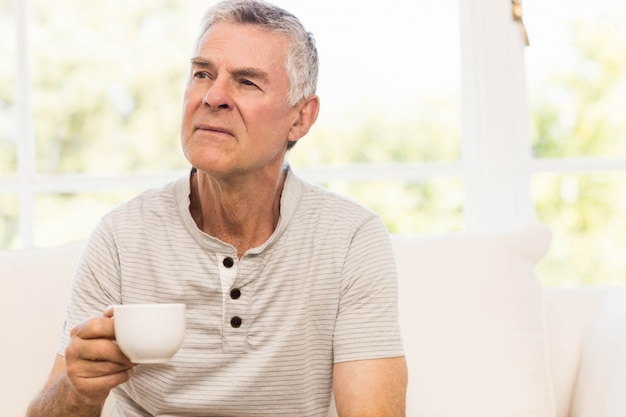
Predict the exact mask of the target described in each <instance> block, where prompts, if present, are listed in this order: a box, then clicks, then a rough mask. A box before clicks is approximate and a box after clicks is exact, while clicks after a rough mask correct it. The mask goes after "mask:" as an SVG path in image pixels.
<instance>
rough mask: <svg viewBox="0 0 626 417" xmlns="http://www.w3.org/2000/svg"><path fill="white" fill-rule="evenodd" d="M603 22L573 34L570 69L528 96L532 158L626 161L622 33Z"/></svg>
mask: <svg viewBox="0 0 626 417" xmlns="http://www.w3.org/2000/svg"><path fill="white" fill-rule="evenodd" d="M616 27H617V26H612V25H607V24H606V23H603V22H593V21H586V22H579V23H577V24H576V25H575V26H574V27H573V28H572V32H571V33H572V36H573V39H572V42H573V43H574V46H575V48H576V52H577V57H576V63H575V65H573V66H571V67H568V68H567V69H566V70H563V71H560V72H557V73H554V74H550V76H549V77H547V78H546V80H545V82H544V83H543V84H542V85H540V86H538V87H537V88H536V92H535V93H534V94H533V95H532V99H531V101H532V103H533V106H532V107H533V120H532V122H533V123H532V124H533V152H534V155H535V156H536V157H539V158H543V157H583V156H614V155H622V156H623V155H626V118H625V117H624V114H626V101H625V100H624V97H626V54H624V53H623V51H624V50H626V31H624V29H623V28H619V30H620V31H621V32H617V30H618V29H616Z"/></svg>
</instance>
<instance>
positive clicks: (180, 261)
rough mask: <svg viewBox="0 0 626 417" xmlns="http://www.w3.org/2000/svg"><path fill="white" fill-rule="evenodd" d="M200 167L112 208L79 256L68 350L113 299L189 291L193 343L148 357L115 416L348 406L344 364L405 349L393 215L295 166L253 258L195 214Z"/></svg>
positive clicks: (320, 410)
mask: <svg viewBox="0 0 626 417" xmlns="http://www.w3.org/2000/svg"><path fill="white" fill-rule="evenodd" d="M189 196H190V178H189V176H185V177H183V178H180V179H179V180H177V181H174V182H172V183H169V184H166V185H164V186H163V187H161V188H158V189H154V190H149V191H146V192H144V193H142V194H140V195H139V196H137V197H135V198H134V199H132V200H130V201H128V202H127V203H124V204H123V205H121V206H119V207H118V208H116V209H114V210H112V211H111V212H110V213H108V214H107V215H106V216H105V217H103V219H102V220H101V222H100V223H99V224H98V226H97V227H96V229H95V230H94V232H93V233H92V235H91V237H90V238H89V239H88V242H87V244H86V247H85V250H84V253H83V255H82V257H81V260H80V261H79V264H78V266H77V269H76V272H75V276H74V281H73V285H72V290H71V297H70V302H69V305H68V311H67V319H66V323H65V326H64V331H63V333H62V337H61V341H60V344H59V350H58V352H59V353H60V354H64V351H65V348H66V346H67V345H68V343H69V332H70V329H71V328H72V327H74V326H75V325H76V324H78V323H79V322H81V321H83V320H85V319H88V318H91V317H95V316H101V315H102V313H103V312H104V310H105V309H106V308H107V306H109V305H111V304H136V303H184V304H186V306H187V313H186V326H187V327H186V333H185V340H184V342H183V346H182V348H181V349H180V351H179V352H178V353H177V354H176V356H174V358H173V359H172V360H171V361H170V362H168V363H165V364H158V365H138V366H137V368H136V372H135V374H134V375H133V377H132V378H131V379H130V380H129V381H128V382H127V383H125V384H122V385H120V386H118V387H116V388H115V389H114V390H113V392H114V394H115V396H116V397H117V403H116V406H115V410H114V412H113V416H114V417H121V416H127V417H129V416H132V417H135V416H142V417H143V416H205V417H206V416H221V417H228V416H237V417H245V416H273V417H276V416H289V417H309V416H310V417H313V416H315V417H325V416H333V415H336V410H335V409H334V404H333V401H332V370H333V364H334V363H339V362H345V361H354V360H363V359H376V358H388V357H397V356H403V355H404V352H403V347H402V340H401V335H400V330H399V324H398V308H397V281H396V269H395V261H394V257H393V253H392V249H391V244H390V240H389V236H388V233H387V230H386V228H385V226H384V224H383V222H382V221H381V219H380V218H379V217H378V216H377V215H376V214H374V213H373V212H371V211H370V210H368V209H366V208H364V207H362V206H360V205H359V204H357V203H355V202H353V201H351V200H349V199H347V198H344V197H341V196H339V195H337V194H334V193H332V192H329V191H327V190H325V189H323V188H321V187H319V186H315V185H312V184H309V183H306V182H304V181H302V180H301V179H299V178H298V177H297V176H296V175H294V174H293V172H292V171H291V170H289V169H288V173H287V178H286V180H285V185H284V188H283V192H282V195H281V202H280V219H279V222H278V225H277V227H276V230H275V231H274V233H273V234H272V236H271V237H270V238H269V239H268V240H267V241H266V242H265V243H264V244H262V245H261V246H259V247H256V248H253V249H250V250H248V251H247V252H246V253H245V254H244V255H243V256H242V257H241V258H238V257H237V251H236V249H235V248H234V247H233V246H231V245H229V244H226V243H224V242H222V241H220V240H218V239H216V238H214V237H212V236H210V235H208V234H206V233H204V232H202V231H201V230H200V229H198V227H197V226H196V224H195V222H194V220H193V218H192V217H191V214H190V211H189V205H190V198H189Z"/></svg>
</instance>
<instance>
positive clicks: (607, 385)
mask: <svg viewBox="0 0 626 417" xmlns="http://www.w3.org/2000/svg"><path fill="white" fill-rule="evenodd" d="M625 376H626V289H625V288H619V287H616V288H612V289H611V293H610V294H609V295H607V296H605V298H604V299H603V300H602V302H601V303H600V308H599V309H598V310H597V311H596V314H594V316H593V317H592V319H591V321H590V322H589V325H588V327H587V331H586V332H585V340H584V343H583V351H582V355H581V359H580V367H579V370H578V379H577V383H576V389H575V390H574V401H573V404H572V413H571V415H572V417H623V416H626V378H625Z"/></svg>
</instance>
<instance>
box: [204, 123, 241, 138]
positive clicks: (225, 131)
mask: <svg viewBox="0 0 626 417" xmlns="http://www.w3.org/2000/svg"><path fill="white" fill-rule="evenodd" d="M196 130H197V131H201V132H205V133H217V134H222V135H228V136H234V135H233V133H232V132H231V131H230V130H228V129H226V128H223V127H219V126H213V125H209V124H199V125H197V126H196Z"/></svg>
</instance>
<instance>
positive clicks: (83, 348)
mask: <svg viewBox="0 0 626 417" xmlns="http://www.w3.org/2000/svg"><path fill="white" fill-rule="evenodd" d="M65 355H66V357H67V358H68V360H76V361H79V360H84V361H89V362H96V363H98V362H111V363H114V364H118V365H121V366H122V367H129V366H131V365H132V362H131V361H130V360H129V359H128V358H127V357H126V355H124V353H122V351H121V350H120V348H119V346H118V345H117V343H115V342H113V341H112V340H110V339H82V338H80V337H74V338H72V340H71V343H70V345H69V346H68V347H67V349H66V354H65ZM116 371H117V370H116Z"/></svg>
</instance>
